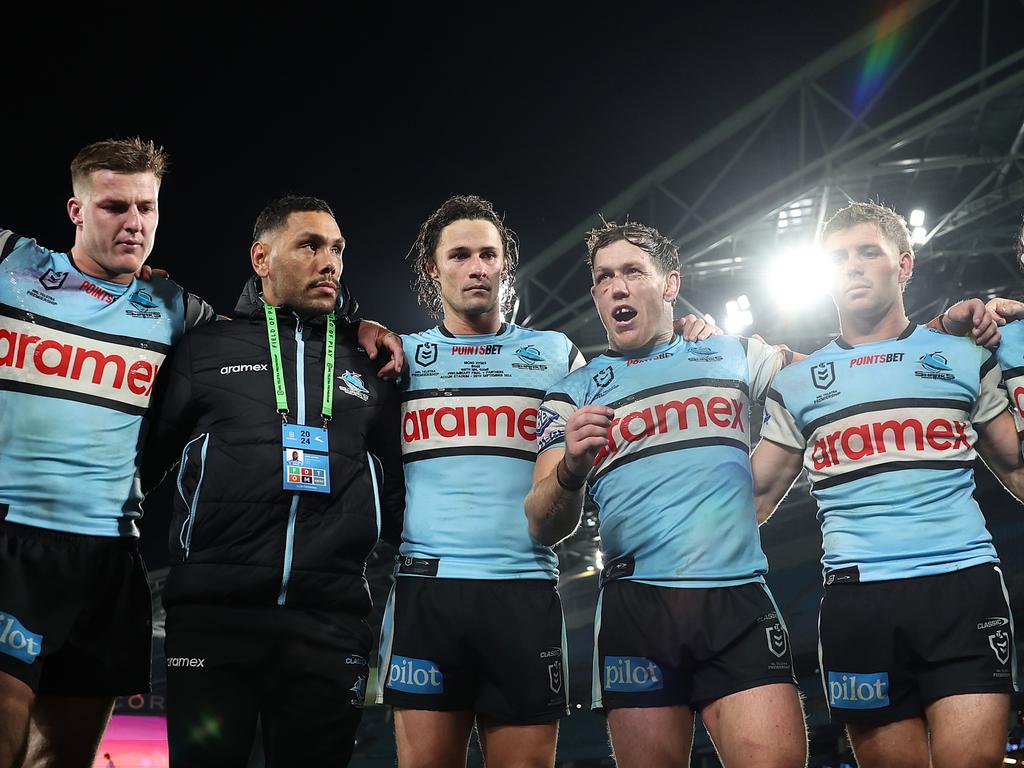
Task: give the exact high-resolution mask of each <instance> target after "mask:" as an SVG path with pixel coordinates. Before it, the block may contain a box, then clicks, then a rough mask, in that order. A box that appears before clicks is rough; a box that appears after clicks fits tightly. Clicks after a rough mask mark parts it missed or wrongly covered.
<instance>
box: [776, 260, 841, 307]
mask: <svg viewBox="0 0 1024 768" xmlns="http://www.w3.org/2000/svg"><path fill="white" fill-rule="evenodd" d="M769 269H770V271H769V272H768V286H769V288H770V289H771V291H772V293H773V294H774V295H775V300H776V302H777V303H778V304H779V306H780V307H781V308H782V309H784V310H799V309H802V308H803V307H806V306H808V305H810V304H813V303H814V302H816V301H817V300H818V299H820V298H821V297H822V296H824V295H825V294H827V293H828V289H829V285H830V284H831V281H832V269H831V267H830V265H829V262H828V258H827V257H826V255H825V253H824V252H823V251H822V250H821V249H820V248H815V247H814V246H809V245H808V246H803V247H799V248H787V249H786V250H784V251H783V252H782V255H781V256H779V257H777V258H776V259H775V260H774V261H773V262H772V263H771V266H770V268H769Z"/></svg>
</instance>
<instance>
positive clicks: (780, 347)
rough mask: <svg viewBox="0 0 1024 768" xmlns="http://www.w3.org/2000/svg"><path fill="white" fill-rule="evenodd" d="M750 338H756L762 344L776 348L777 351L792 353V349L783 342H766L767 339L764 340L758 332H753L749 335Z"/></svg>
mask: <svg viewBox="0 0 1024 768" xmlns="http://www.w3.org/2000/svg"><path fill="white" fill-rule="evenodd" d="M750 338H752V339H757V340H758V341H760V342H761V343H762V344H767V345H768V346H769V347H772V348H773V349H775V350H777V351H779V352H784V353H785V352H788V353H789V354H793V350H792V349H790V348H789V347H788V346H786V345H785V344H772V343H770V342H767V341H765V340H764V336H762V335H761V334H760V333H753V334H751V335H750Z"/></svg>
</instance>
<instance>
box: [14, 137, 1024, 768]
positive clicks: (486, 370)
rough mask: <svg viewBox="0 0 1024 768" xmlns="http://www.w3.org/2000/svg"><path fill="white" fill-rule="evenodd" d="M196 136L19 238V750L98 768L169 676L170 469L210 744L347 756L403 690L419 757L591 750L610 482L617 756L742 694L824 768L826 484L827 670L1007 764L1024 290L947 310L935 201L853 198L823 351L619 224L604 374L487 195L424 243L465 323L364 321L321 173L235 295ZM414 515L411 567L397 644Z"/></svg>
mask: <svg viewBox="0 0 1024 768" xmlns="http://www.w3.org/2000/svg"><path fill="white" fill-rule="evenodd" d="M165 165H166V156H165V154H164V152H163V150H162V149H161V148H159V147H156V146H155V145H153V144H152V143H151V142H143V141H141V140H138V139H133V140H128V141H106V142H99V143H97V144H93V145H90V146H88V147H86V148H84V149H83V150H82V151H81V152H80V153H79V154H78V155H77V156H76V158H75V159H74V161H73V162H72V165H71V175H72V186H73V196H72V198H71V199H70V201H69V203H68V215H69V217H70V219H71V222H72V224H73V225H74V227H75V242H74V246H73V247H72V248H71V249H69V250H68V251H66V252H56V251H51V250H49V249H47V248H44V247H42V246H40V245H38V244H37V243H36V242H35V241H34V240H32V239H30V238H27V237H22V236H19V235H17V234H14V233H13V232H11V231H9V230H3V229H0V271H2V272H3V276H4V280H3V281H2V282H0V403H2V406H0V439H2V445H3V449H2V451H3V453H2V460H0V768H9V767H13V766H20V765H25V766H33V765H40V766H41V765H58V766H59V765H68V766H77V765H87V764H91V761H92V760H93V759H94V757H95V754H96V751H97V748H98V745H99V742H100V738H101V737H102V734H103V731H104V728H105V726H106V723H107V721H108V720H109V717H110V713H111V710H112V706H113V700H114V697H115V696H118V695H123V694H131V693H137V692H140V691H145V690H148V687H149V672H150V670H149V664H150V644H151V629H152V628H151V606H150V598H149V588H148V584H147V580H146V573H145V566H144V564H143V562H142V559H141V556H140V554H139V548H138V535H139V531H138V528H139V525H138V524H139V520H140V519H141V517H142V504H143V500H144V498H145V494H146V493H148V492H150V491H151V490H152V489H153V488H155V487H156V486H157V485H158V484H159V483H160V482H162V481H165V478H166V482H170V483H173V484H174V496H175V500H174V505H175V506H174V511H173V516H172V521H171V529H170V552H171V568H170V571H169V574H168V577H167V582H166V587H165V594H164V604H165V607H166V609H167V624H166V641H165V651H166V658H167V666H168V668H167V728H168V742H169V747H170V757H171V765H172V766H225V765H246V764H247V760H248V757H249V753H250V751H251V748H252V744H253V740H254V738H255V737H256V733H257V729H261V734H262V740H263V749H264V753H265V755H266V759H267V763H268V764H269V765H291V764H301V763H303V762H306V763H308V764H315V765H346V764H347V763H348V761H349V760H350V758H351V755H352V751H353V744H354V740H355V737H356V733H357V729H358V725H359V722H360V718H361V712H362V706H363V702H364V700H365V699H366V698H367V696H368V695H369V696H370V697H373V696H375V698H376V701H377V702H378V703H382V704H385V705H388V706H390V707H391V708H392V709H393V712H394V727H395V738H396V743H397V750H398V761H399V765H400V766H403V768H405V767H406V766H464V765H465V764H466V760H467V749H468V744H469V740H470V738H471V736H472V733H473V731H474V729H475V730H476V732H477V734H478V737H479V740H480V745H481V748H482V750H483V753H484V756H485V759H486V761H487V763H488V764H489V765H491V764H493V765H499V766H503V765H510V766H511V765H516V766H520V765H522V766H552V765H554V762H555V754H556V742H557V734H558V722H559V720H560V718H562V717H564V716H565V715H567V714H568V689H569V681H568V672H569V665H568V660H567V659H568V655H569V654H570V653H572V652H573V649H572V648H567V647H566V631H565V623H564V620H563V617H562V609H561V604H560V602H559V596H558V592H557V590H556V584H557V580H558V558H557V556H556V554H555V552H554V550H553V547H554V546H555V545H556V544H558V542H560V541H561V540H563V539H564V538H566V537H568V536H570V535H571V534H572V533H573V532H574V531H575V530H576V528H577V526H578V525H579V523H580V518H581V513H582V509H583V503H584V497H585V496H587V495H589V497H590V499H592V501H593V503H594V504H595V505H596V507H597V510H598V516H599V520H600V535H601V552H602V556H603V560H604V568H603V570H602V572H601V585H600V586H601V588H600V595H599V598H598V602H597V605H596V607H595V610H596V613H595V619H594V632H595V647H594V658H593V679H592V691H593V696H592V704H593V708H594V709H595V710H598V711H600V712H602V713H604V714H605V715H606V716H607V720H608V730H609V734H610V738H611V744H612V750H613V752H614V756H615V760H616V763H617V764H618V765H620V766H645V767H646V766H670V765H686V764H687V763H688V760H689V753H690V750H691V746H692V741H693V732H694V718H695V714H700V716H701V720H702V722H703V723H704V725H705V727H706V728H707V730H708V733H709V735H710V736H711V739H712V741H713V743H714V745H715V748H716V750H717V752H718V755H719V757H720V759H721V761H722V763H723V765H725V766H727V768H728V767H729V766H733V765H736V766H739V765H755V766H794V767H795V766H802V765H805V764H806V762H807V735H806V726H805V721H804V713H803V709H802V705H801V699H800V691H799V689H798V687H797V682H796V678H795V676H794V672H793V662H792V657H791V653H790V638H789V634H788V630H787V627H786V622H785V617H784V616H783V614H782V612H781V611H780V610H779V607H778V605H777V604H776V602H775V599H774V597H773V596H772V593H771V590H770V589H769V588H768V585H767V584H766V581H765V574H766V573H767V572H768V561H767V559H766V557H765V554H764V552H763V551H762V548H761V543H760V535H759V525H761V524H764V523H765V522H766V521H767V520H768V519H769V517H770V516H771V515H772V513H773V512H774V511H775V509H776V507H777V506H778V505H779V504H780V502H781V501H782V499H783V498H784V496H785V495H786V494H787V493H788V492H789V490H790V488H791V486H792V485H793V483H794V481H795V480H796V478H797V476H798V475H799V474H800V473H801V471H806V473H807V477H808V480H809V481H810V492H811V494H812V496H813V497H814V500H815V501H816V503H817V507H818V515H817V516H818V520H819V522H820V524H821V528H822V536H823V549H824V555H823V557H822V565H823V571H824V584H825V587H824V598H823V600H822V605H821V612H820V617H819V645H818V647H819V656H820V669H821V678H822V686H823V690H824V694H825V698H826V701H827V703H828V707H829V713H830V715H831V717H832V719H833V721H835V722H839V723H842V724H844V725H845V726H846V728H847V731H848V734H849V737H850V741H851V744H852V746H853V749H854V752H855V754H856V757H857V760H858V763H859V764H860V765H861V766H876V765H877V766H882V765H908V766H909V765H922V766H923V765H929V763H931V764H934V765H945V764H947V763H948V764H950V765H972V766H973V765H978V766H981V765H992V766H995V765H1000V764H1001V763H1002V758H1003V754H1004V752H1003V747H1004V744H1005V738H1006V725H1007V715H1008V711H1009V701H1010V694H1011V693H1013V692H1014V691H1017V690H1018V688H1017V658H1016V651H1015V646H1014V633H1013V614H1012V611H1011V608H1010V605H1009V597H1008V594H1007V591H1006V587H1005V584H1004V583H1003V578H1002V573H1001V571H1000V569H999V566H998V564H999V557H998V555H997V553H996V550H995V548H994V546H993V543H992V537H991V535H990V534H989V532H988V530H987V528H986V525H985V520H984V517H983V515H982V512H981V510H980V508H979V507H978V505H977V503H976V502H975V501H974V499H973V496H972V492H973V491H974V486H975V483H974V471H975V470H974V467H975V459H976V458H979V457H980V458H981V459H982V460H983V461H984V463H985V464H986V466H987V467H988V469H989V470H991V471H992V473H993V474H994V475H995V476H996V477H997V478H998V480H999V481H1000V483H1001V484H1002V485H1003V486H1004V487H1005V488H1006V489H1007V491H1009V493H1011V494H1012V495H1013V496H1014V497H1016V498H1017V499H1018V500H1020V499H1024V461H1022V458H1021V441H1020V439H1019V436H1018V428H1017V424H1019V423H1021V422H1020V419H1021V418H1022V411H1021V405H1022V402H1024V400H1022V398H1021V395H1022V393H1024V386H1022V385H1021V382H1022V381H1024V320H1020V319H1018V318H1021V317H1024V305H1020V304H1018V303H1016V302H1010V301H1006V300H998V299H997V300H993V301H991V302H989V304H988V305H987V306H986V305H985V304H983V303H982V302H981V301H980V300H977V299H971V300H967V301H964V302H961V303H959V304H956V305H954V306H953V307H951V308H950V309H949V310H947V311H946V312H945V313H943V314H942V315H940V316H939V317H937V318H935V319H934V320H932V321H931V322H929V323H928V325H926V326H918V325H917V324H915V323H913V322H911V321H910V320H909V319H908V317H907V313H906V309H905V307H904V302H903V290H904V288H905V286H906V283H907V281H908V280H910V278H911V276H912V274H913V270H914V254H913V248H912V245H911V241H910V236H909V233H908V231H907V227H906V223H905V222H904V221H903V219H902V218H901V217H900V216H899V215H898V214H896V213H895V212H894V211H892V210H890V209H888V208H885V207H884V206H881V205H879V204H876V203H851V204H850V205H849V206H847V207H846V208H843V209H842V210H840V211H838V212H837V213H836V214H835V215H834V216H833V217H832V218H831V219H830V220H829V221H828V223H827V224H826V225H825V227H824V231H823V233H822V235H821V246H822V248H823V250H824V252H825V253H826V254H827V257H828V259H829V260H830V263H831V267H832V287H831V290H832V296H833V299H834V301H835V304H836V307H837V309H838V311H839V318H840V325H841V334H840V336H839V337H838V338H836V339H835V340H834V341H832V342H831V343H830V344H828V345H826V346H825V347H823V348H822V349H820V350H818V351H816V352H813V353H812V354H810V355H803V354H799V353H794V352H792V351H790V350H788V349H787V348H785V347H774V346H772V345H770V344H768V343H766V342H764V341H762V340H761V339H760V338H759V337H752V338H746V337H741V336H730V335H723V334H722V333H721V332H720V331H719V330H718V329H717V328H714V327H713V326H711V325H708V324H707V323H705V322H704V321H703V320H701V319H699V318H696V317H694V316H692V315H691V316H687V317H686V318H684V319H683V320H679V321H677V320H674V315H673V306H674V304H675V302H676V299H677V297H678V296H679V292H680V258H679V253H678V250H677V248H676V246H675V244H674V243H673V242H672V241H671V240H670V239H668V238H666V237H664V236H663V235H661V234H660V233H659V232H658V231H657V230H655V229H654V228H652V227H649V226H646V225H643V224H640V223H636V222H626V223H622V224H618V223H614V222H612V223H605V224H604V225H603V226H601V227H599V228H597V229H595V230H593V231H592V232H591V233H589V235H588V238H587V241H586V253H587V263H588V266H589V267H590V271H591V275H592V285H591V286H590V289H591V294H592V296H593V299H594V303H595V306H596V308H597V311H598V314H599V315H600V319H601V322H602V323H603V325H604V327H605V330H606V331H607V335H608V349H607V351H606V352H604V353H603V354H601V355H599V356H597V357H596V358H594V359H593V360H590V361H589V362H587V361H585V360H584V359H583V356H582V355H581V354H580V352H579V350H578V349H577V348H576V346H575V345H574V344H573V343H572V342H571V341H570V340H569V339H568V338H567V337H566V336H565V335H564V334H562V333H559V332H555V331H545V330H533V329H529V328H525V327H521V326H518V325H515V324H514V323H510V322H507V321H506V319H505V318H506V317H507V314H508V310H509V308H510V306H511V302H512V299H513V295H514V289H513V283H514V278H515V270H516V266H517V263H518V260H519V246H518V242H517V240H516V237H515V234H514V233H513V232H512V231H511V230H510V229H508V228H507V227H506V225H505V223H504V221H503V220H502V217H501V216H500V215H499V214H498V213H496V211H495V210H494V207H493V206H492V205H491V204H490V203H489V202H488V201H486V200H483V199H481V198H478V197H475V196H472V195H469V196H456V197H452V198H450V199H449V200H447V201H445V203H444V204H443V205H442V206H441V207H440V208H438V209H437V210H436V211H434V212H433V213H432V214H431V215H430V216H429V217H428V218H427V219H426V220H425V221H424V222H423V224H422V225H421V227H420V230H419V234H418V236H417V238H416V240H415V244H414V246H413V250H412V253H411V256H412V258H411V262H412V267H413V273H414V281H415V288H416V292H417V294H418V296H417V298H418V299H419V301H420V303H422V304H423V305H424V306H426V307H427V308H428V309H430V310H431V311H432V312H433V313H434V314H435V315H436V316H438V317H439V319H440V322H439V323H438V325H437V326H436V327H434V328H431V329H428V330H425V331H422V332H420V333H412V334H408V335H404V336H401V337H399V336H398V335H397V334H394V333H392V332H390V331H389V330H388V329H387V328H384V327H383V326H381V325H379V324H376V323H373V322H370V321H367V320H361V319H359V308H358V305H357V303H356V301H355V300H354V298H353V297H352V295H351V294H350V293H349V291H348V289H347V287H346V285H345V283H344V282H343V281H342V280H341V274H342V267H343V253H344V250H345V247H346V242H345V239H344V237H343V235H342V233H341V230H340V228H339V225H338V222H337V220H336V219H335V216H334V213H333V211H332V210H331V208H330V206H329V205H328V204H327V203H325V202H324V201H323V200H320V199H318V198H315V197H297V196H288V197H283V198H278V199H276V200H274V201H272V202H271V203H269V204H268V205H267V206H266V207H265V208H264V210H263V211H262V212H260V214H259V216H258V217H257V219H256V224H255V226H254V231H253V239H252V242H251V244H250V261H251V265H252V269H253V275H252V276H251V277H250V278H249V279H248V280H247V281H246V283H245V285H244V286H243V287H242V291H241V295H240V298H239V300H238V303H237V305H236V307H235V309H234V312H233V313H232V314H231V316H230V319H229V318H227V317H222V316H218V315H217V314H216V313H215V312H214V310H213V309H212V308H211V307H210V306H209V305H208V304H206V303H205V302H203V301H202V300H200V299H198V298H197V297H196V296H194V295H193V294H191V293H189V292H187V291H185V290H183V289H182V288H180V287H179V286H177V285H176V284H175V283H173V282H172V281H171V280H169V279H168V278H167V277H165V276H163V275H161V274H160V272H159V270H155V271H154V270H152V269H150V268H149V267H148V266H147V265H146V264H145V262H146V259H147V258H148V257H149V255H150V252H151V251H152V248H153V243H154V235H155V230H156V228H157V224H158V221H159V208H158V203H157V199H158V193H159V188H160V184H161V181H162V179H163V176H164V170H165ZM1021 250H1024V242H1022V243H1018V252H1020V251H1021ZM997 344H998V346H996V345H997ZM755 403H756V404H762V405H764V409H765V423H764V425H763V427H762V429H761V439H760V441H759V442H758V443H757V445H756V446H753V445H752V441H751V424H750V421H749V417H750V412H751V405H752V404H755ZM752 448H753V449H754V450H753V451H752V450H751V449H752ZM666 478H670V479H671V482H665V479H666ZM142 527H143V528H144V527H145V524H144V523H143V524H142ZM379 539H385V540H387V541H390V542H392V543H394V544H397V545H398V546H399V557H398V560H397V565H396V569H395V576H396V578H395V584H394V587H393V588H392V591H391V594H390V596H389V598H388V601H387V605H386V607H385V611H384V618H383V624H382V626H381V627H380V628H379V631H380V640H379V655H378V658H377V659H375V660H372V659H370V650H371V647H372V646H373V640H372V634H371V631H372V630H371V627H370V626H369V625H368V623H367V621H366V618H367V616H368V614H369V612H370V607H371V606H370V596H369V591H368V588H367V583H366V578H365V567H366V559H367V557H368V556H369V554H370V552H371V550H372V549H373V547H374V545H375V544H376V542H377V541H378V540H379ZM925 616H926V617H928V620H927V621H922V620H921V619H922V617H925ZM376 629H377V628H373V630H376ZM374 666H376V669H377V676H376V679H377V690H376V691H375V692H374V691H370V692H367V685H368V683H369V681H370V680H371V677H372V675H371V670H372V668H373V667H374Z"/></svg>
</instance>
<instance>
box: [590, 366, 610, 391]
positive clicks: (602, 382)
mask: <svg viewBox="0 0 1024 768" xmlns="http://www.w3.org/2000/svg"><path fill="white" fill-rule="evenodd" d="M614 378H615V372H614V371H612V367H611V366H610V365H609V366H608V367H607V368H605V369H604V370H602V371H598V372H597V373H595V374H594V383H595V384H597V386H599V387H602V388H603V387H607V386H608V385H609V384H611V383H612V379H614Z"/></svg>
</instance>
